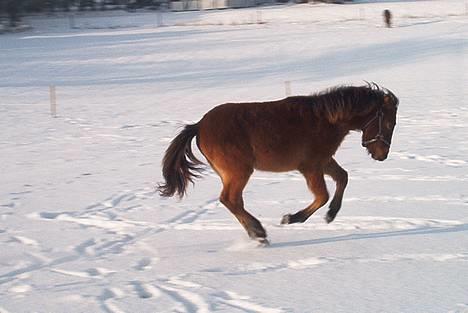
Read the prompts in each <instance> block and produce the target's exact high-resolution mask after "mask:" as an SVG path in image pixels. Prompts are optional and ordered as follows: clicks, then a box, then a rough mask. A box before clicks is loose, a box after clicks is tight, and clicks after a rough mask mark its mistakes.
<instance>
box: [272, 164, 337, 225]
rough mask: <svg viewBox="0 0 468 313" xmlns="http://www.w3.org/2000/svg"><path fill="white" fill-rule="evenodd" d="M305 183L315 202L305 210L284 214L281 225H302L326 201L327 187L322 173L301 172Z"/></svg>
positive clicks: (318, 171)
mask: <svg viewBox="0 0 468 313" xmlns="http://www.w3.org/2000/svg"><path fill="white" fill-rule="evenodd" d="M301 172H302V174H303V175H304V177H305V178H306V181H307V186H308V187H309V189H310V191H312V193H313V194H314V195H315V200H314V202H312V204H311V205H309V206H308V207H307V208H305V209H303V210H301V211H298V212H296V213H295V214H286V215H285V216H283V219H282V220H281V224H293V223H304V222H305V221H306V220H307V219H308V218H309V217H310V216H311V215H312V214H314V212H315V211H317V210H318V209H319V208H321V207H322V206H324V205H325V203H327V201H328V191H327V185H326V184H325V180H324V178H323V171H322V170H319V169H316V170H309V171H301Z"/></svg>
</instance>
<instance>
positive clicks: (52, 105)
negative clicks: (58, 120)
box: [49, 85, 57, 117]
mask: <svg viewBox="0 0 468 313" xmlns="http://www.w3.org/2000/svg"><path fill="white" fill-rule="evenodd" d="M49 95H50V115H51V116H52V117H57V94H56V91H55V86H54V85H50V86H49Z"/></svg>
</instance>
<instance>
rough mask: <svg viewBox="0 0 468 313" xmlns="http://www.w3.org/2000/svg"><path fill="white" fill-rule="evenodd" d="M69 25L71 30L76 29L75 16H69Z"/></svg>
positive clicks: (71, 14) (70, 14)
mask: <svg viewBox="0 0 468 313" xmlns="http://www.w3.org/2000/svg"><path fill="white" fill-rule="evenodd" d="M68 24H69V25H70V29H74V28H75V14H73V13H69V14H68Z"/></svg>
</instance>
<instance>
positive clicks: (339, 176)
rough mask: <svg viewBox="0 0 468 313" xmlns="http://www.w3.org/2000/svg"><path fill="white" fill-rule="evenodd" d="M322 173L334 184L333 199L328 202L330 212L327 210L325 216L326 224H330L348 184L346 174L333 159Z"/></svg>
mask: <svg viewBox="0 0 468 313" xmlns="http://www.w3.org/2000/svg"><path fill="white" fill-rule="evenodd" d="M324 172H325V174H326V175H328V176H331V178H333V180H334V181H335V182H336V190H335V194H334V196H333V199H332V201H331V202H330V210H328V212H327V216H326V217H325V220H326V221H327V223H331V222H333V220H334V219H335V217H336V215H337V214H338V211H339V210H340V208H341V202H342V200H343V193H344V191H345V188H346V185H347V184H348V172H346V171H345V170H344V169H343V168H342V167H341V166H339V165H338V163H337V162H336V161H335V159H333V158H331V159H330V162H329V163H328V164H327V165H326V166H325V168H324Z"/></svg>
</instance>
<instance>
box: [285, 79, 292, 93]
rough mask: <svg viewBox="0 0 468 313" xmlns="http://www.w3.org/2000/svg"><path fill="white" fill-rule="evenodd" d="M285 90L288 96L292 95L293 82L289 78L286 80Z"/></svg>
mask: <svg viewBox="0 0 468 313" xmlns="http://www.w3.org/2000/svg"><path fill="white" fill-rule="evenodd" d="M284 92H285V93H286V97H289V96H290V95H291V82H290V81H289V80H287V81H285V82H284Z"/></svg>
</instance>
